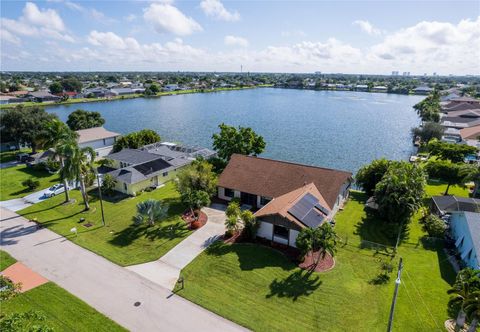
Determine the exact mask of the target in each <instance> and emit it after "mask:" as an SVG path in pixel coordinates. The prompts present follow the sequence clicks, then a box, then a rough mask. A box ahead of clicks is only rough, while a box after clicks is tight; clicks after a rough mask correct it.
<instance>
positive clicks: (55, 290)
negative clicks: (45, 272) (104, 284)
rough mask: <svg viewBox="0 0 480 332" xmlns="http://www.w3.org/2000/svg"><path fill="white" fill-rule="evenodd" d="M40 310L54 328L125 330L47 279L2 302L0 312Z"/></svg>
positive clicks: (46, 323)
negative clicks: (46, 281) (37, 285)
mask: <svg viewBox="0 0 480 332" xmlns="http://www.w3.org/2000/svg"><path fill="white" fill-rule="evenodd" d="M30 310H34V311H40V312H42V313H43V314H44V315H45V316H46V320H45V321H44V324H45V325H47V326H49V327H51V328H53V329H54V330H55V331H126V330H125V329H124V328H122V327H121V326H120V325H118V324H117V323H115V322H114V321H112V320H110V319H109V318H107V317H105V316H104V315H102V314H101V313H99V312H98V311H96V310H95V309H93V308H92V307H90V306H89V305H88V304H86V303H85V302H83V301H82V300H80V299H78V298H77V297H75V296H73V295H72V294H70V293H68V292H67V291H66V290H64V289H63V288H60V287H58V286H57V285H56V284H54V283H52V282H49V283H46V284H44V285H41V286H39V287H37V288H34V289H32V290H29V291H28V292H26V293H21V294H19V295H17V296H16V297H15V298H13V299H10V300H8V301H6V302H2V314H3V315H8V314H10V313H14V312H27V311H30Z"/></svg>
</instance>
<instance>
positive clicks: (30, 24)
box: [0, 2, 74, 44]
mask: <svg viewBox="0 0 480 332" xmlns="http://www.w3.org/2000/svg"><path fill="white" fill-rule="evenodd" d="M0 25H1V27H2V29H3V30H6V31H7V32H8V33H4V35H5V36H7V37H6V38H9V41H12V40H14V41H15V43H17V44H18V43H20V39H19V37H18V36H27V37H42V38H45V37H47V38H53V39H59V40H63V41H67V42H73V41H74V39H73V37H72V36H71V35H70V34H68V33H67V31H66V28H65V24H64V23H63V20H62V18H61V17H60V16H59V15H58V13H57V12H56V11H55V10H53V9H39V8H38V7H37V5H36V4H34V3H32V2H27V3H26V4H25V7H24V8H23V15H22V16H21V17H20V18H19V19H18V20H13V19H7V18H2V19H1V20H0ZM13 37H15V38H13Z"/></svg>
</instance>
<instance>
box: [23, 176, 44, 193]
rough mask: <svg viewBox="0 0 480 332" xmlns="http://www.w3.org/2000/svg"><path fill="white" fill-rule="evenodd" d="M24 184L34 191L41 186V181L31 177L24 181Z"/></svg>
mask: <svg viewBox="0 0 480 332" xmlns="http://www.w3.org/2000/svg"><path fill="white" fill-rule="evenodd" d="M22 186H24V187H27V189H28V190H29V191H34V190H35V189H37V188H38V187H39V186H40V181H38V180H34V179H33V178H29V179H26V180H25V181H23V182H22Z"/></svg>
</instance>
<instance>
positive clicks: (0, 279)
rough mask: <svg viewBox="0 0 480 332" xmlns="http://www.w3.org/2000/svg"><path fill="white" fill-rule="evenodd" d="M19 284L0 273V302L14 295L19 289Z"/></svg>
mask: <svg viewBox="0 0 480 332" xmlns="http://www.w3.org/2000/svg"><path fill="white" fill-rule="evenodd" d="M21 288H22V287H21V284H15V283H14V282H13V281H12V280H10V278H7V277H5V276H3V275H0V289H2V291H1V292H0V302H2V301H6V300H8V299H11V298H12V297H15V296H16V295H17V294H18V293H19V292H20V290H21Z"/></svg>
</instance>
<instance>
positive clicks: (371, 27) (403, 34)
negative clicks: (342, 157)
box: [1, 0, 480, 74]
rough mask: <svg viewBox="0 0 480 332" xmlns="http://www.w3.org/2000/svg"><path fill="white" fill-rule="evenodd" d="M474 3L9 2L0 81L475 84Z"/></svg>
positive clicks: (479, 53)
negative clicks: (259, 78)
mask: <svg viewBox="0 0 480 332" xmlns="http://www.w3.org/2000/svg"><path fill="white" fill-rule="evenodd" d="M479 15H480V8H479V2H478V1H466V2H461V1H423V2H422V1H225V0H198V1H171V0H164V1H73V0H72V1H70V0H51V1H32V2H25V1H2V2H1V60H2V64H1V69H2V70H41V71H42V70H43V71H49V70H106V71H109V70H152V71H176V70H180V71H189V70H194V71H239V69H240V65H243V68H244V70H247V71H257V72H258V71H266V72H285V71H287V72H312V71H322V72H343V73H378V74H388V73H390V72H391V71H393V70H398V71H400V72H403V71H410V72H412V73H416V74H423V73H429V74H431V73H432V72H437V73H440V74H479V73H480V63H479V61H480V60H479V59H480V18H479Z"/></svg>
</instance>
